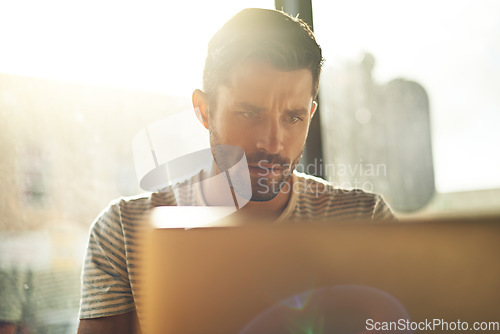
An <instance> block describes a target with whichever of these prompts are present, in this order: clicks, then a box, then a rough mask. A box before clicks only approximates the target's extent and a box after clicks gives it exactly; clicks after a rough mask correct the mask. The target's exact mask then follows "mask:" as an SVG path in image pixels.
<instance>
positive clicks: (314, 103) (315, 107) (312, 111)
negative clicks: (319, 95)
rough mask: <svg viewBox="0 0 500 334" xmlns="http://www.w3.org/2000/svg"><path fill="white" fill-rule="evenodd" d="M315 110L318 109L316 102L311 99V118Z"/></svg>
mask: <svg viewBox="0 0 500 334" xmlns="http://www.w3.org/2000/svg"><path fill="white" fill-rule="evenodd" d="M316 110H318V102H316V101H313V103H312V106H311V119H312V118H313V116H314V113H315V112H316Z"/></svg>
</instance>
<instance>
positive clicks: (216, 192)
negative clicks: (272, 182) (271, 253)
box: [201, 164, 293, 219]
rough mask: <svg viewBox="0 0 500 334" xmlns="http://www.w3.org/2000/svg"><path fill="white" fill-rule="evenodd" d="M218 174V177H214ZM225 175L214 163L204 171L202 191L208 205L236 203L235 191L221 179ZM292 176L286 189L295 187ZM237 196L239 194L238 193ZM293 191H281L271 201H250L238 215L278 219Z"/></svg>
mask: <svg viewBox="0 0 500 334" xmlns="http://www.w3.org/2000/svg"><path fill="white" fill-rule="evenodd" d="M214 176H216V177H214ZM223 178H224V175H222V174H220V172H219V170H218V169H217V166H216V165H215V164H214V165H213V166H212V169H211V170H210V172H208V173H207V172H204V173H203V175H202V179H203V180H204V181H203V183H202V187H201V189H202V192H203V196H204V198H205V202H206V204H207V205H208V206H232V205H234V197H233V196H234V191H231V192H229V191H227V190H226V189H227V184H226V183H225V182H222V183H221V181H222V180H223ZM292 182H293V181H292V177H290V179H289V180H288V183H289V184H288V186H287V187H284V189H293V187H292ZM236 196H237V195H236ZM290 196H291V191H286V192H285V191H280V192H279V193H278V195H276V197H274V198H273V199H272V200H269V201H263V202H258V201H249V202H248V203H247V204H246V205H245V206H243V207H242V208H240V209H239V210H238V215H242V216H243V217H245V218H262V219H276V218H278V217H279V215H280V214H281V213H282V212H283V211H284V210H285V208H286V205H287V204H288V201H289V200H290Z"/></svg>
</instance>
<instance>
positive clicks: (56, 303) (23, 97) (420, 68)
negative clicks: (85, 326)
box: [0, 0, 500, 333]
mask: <svg viewBox="0 0 500 334" xmlns="http://www.w3.org/2000/svg"><path fill="white" fill-rule="evenodd" d="M304 3H309V2H308V1H276V3H275V1H272V0H266V1H264V0H259V1H255V0H254V1H230V0H225V1H223V0H215V1H212V0H211V1H185V2H180V1H179V2H165V1H159V0H158V1H156V0H155V1H153V0H152V1H143V2H140V3H139V2H138V1H124V2H123V1H112V0H101V1H57V0H48V1H44V2H37V1H26V0H20V1H15V2H14V1H13V2H7V1H3V2H1V3H0V157H1V158H0V189H1V190H2V191H1V192H0V328H3V329H1V330H0V333H2V330H5V332H6V333H7V330H10V331H11V332H13V333H15V332H16V331H17V332H23V333H73V332H75V331H76V326H77V324H78V319H77V317H78V303H79V294H80V291H79V289H80V278H79V277H80V270H81V262H82V260H83V256H84V251H85V247H86V242H87V235H88V230H89V227H90V224H91V223H92V221H93V220H94V218H95V217H96V216H97V215H98V214H99V212H100V211H101V210H102V209H103V208H104V207H105V206H106V205H107V204H108V203H109V202H110V201H111V200H113V199H115V198H117V197H119V196H129V195H135V194H137V193H140V192H142V190H141V189H140V188H139V186H138V184H139V183H138V180H137V179H136V176H135V171H134V163H133V157H132V151H131V142H132V138H133V136H134V135H135V134H136V133H137V132H139V131H140V130H141V129H143V128H144V127H146V126H147V125H149V124H150V123H152V122H155V121H158V120H159V119H162V118H164V117H166V116H168V115H170V114H173V113H176V112H179V111H184V110H187V109H189V108H190V104H191V93H192V91H193V90H194V89H196V88H201V77H202V71H203V65H204V58H205V54H206V46H207V43H208V41H209V39H210V37H211V36H212V35H213V33H215V31H216V30H217V29H218V28H219V27H220V26H221V25H222V24H223V23H224V22H225V21H226V20H228V19H229V18H230V17H231V16H232V15H234V14H235V13H236V12H237V11H239V10H241V9H243V8H246V7H261V8H275V6H276V7H278V8H282V7H283V9H284V10H285V11H288V12H290V13H292V14H293V15H295V14H297V13H299V17H301V18H304V19H307V20H308V21H309V22H310V23H312V21H313V23H314V30H315V33H316V37H317V40H318V42H319V43H320V45H321V46H322V48H323V52H324V57H325V60H326V61H325V64H324V72H323V75H322V81H321V87H320V96H319V105H320V111H319V114H318V116H317V119H316V120H315V121H316V122H317V123H315V124H314V125H313V126H312V128H311V135H312V137H315V138H316V139H315V140H316V141H315V142H309V143H308V146H307V152H306V154H305V156H304V159H303V161H302V166H300V168H301V169H302V170H305V171H306V172H309V173H311V174H315V175H319V176H322V177H324V178H326V179H328V180H330V181H332V182H333V183H334V184H336V185H338V186H342V187H358V188H363V189H365V190H369V191H376V192H380V193H382V194H383V195H384V197H385V198H386V199H387V201H388V202H389V203H390V204H391V206H392V207H393V209H394V210H395V211H396V213H397V214H398V215H399V216H400V217H406V218H411V219H422V218H426V219H432V218H434V217H457V216H471V217H482V216H488V215H498V214H500V173H499V171H500V145H499V144H500V131H498V130H497V127H498V124H500V94H499V92H500V2H498V1H495V0H490V1H488V0H474V1H473V0H467V1H465V0H463V1H439V2H436V1H428V0H419V1H396V0H381V1H377V2H373V1H369V0H364V1H361V0H354V1H326V0H318V1H312V11H311V8H310V7H309V12H308V11H307V8H306V9H304V7H303V5H304ZM311 14H312V15H311ZM311 20H312V21H311ZM318 141H319V142H318ZM175 145H182V140H180V141H179V142H177V143H175Z"/></svg>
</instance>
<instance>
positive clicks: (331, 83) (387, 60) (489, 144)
mask: <svg viewBox="0 0 500 334" xmlns="http://www.w3.org/2000/svg"><path fill="white" fill-rule="evenodd" d="M498 13H500V4H499V3H498V2H496V1H487V0H483V1H469V0H465V1H458V2H457V1H440V2H435V1H413V2H407V1H406V2H401V1H392V0H385V1H377V2H373V1H362V0H356V1H350V2H325V1H314V2H313V15H314V24H315V33H316V36H317V38H318V41H319V42H320V44H321V45H322V48H323V50H324V57H325V58H326V63H325V70H324V73H323V77H322V82H321V90H320V94H321V101H320V103H321V104H320V105H321V108H322V109H321V111H322V121H323V137H324V147H325V148H326V149H325V160H326V161H325V163H326V165H330V166H334V167H337V170H336V172H335V171H334V172H333V174H332V173H330V175H329V177H330V178H331V179H332V181H334V182H335V181H336V182H338V183H342V182H345V183H350V184H354V182H355V181H356V180H357V181H359V183H358V186H359V185H361V186H362V185H363V184H364V182H366V184H365V186H366V187H367V188H368V190H370V187H372V190H375V191H380V192H382V193H384V194H386V197H388V199H389V201H390V202H391V203H392V204H393V206H394V207H395V208H396V209H399V211H401V212H418V213H424V212H432V213H433V214H439V213H445V214H453V212H455V213H456V212H463V211H464V210H468V211H470V213H473V214H477V213H488V212H498V208H500V202H499V201H498V199H496V198H499V196H498V194H499V190H498V189H499V188H500V174H499V173H498V170H500V149H499V147H498V145H497V143H499V142H500V133H499V132H498V131H497V130H496V125H497V124H498V123H499V122H500V112H499V111H500V95H498V93H497V92H498V91H499V89H500V81H499V79H498V78H499V77H500V63H499V62H498V59H500V44H499V43H498V41H499V40H500V25H499V24H498V22H499V14H498ZM428 143H429V144H428ZM431 152H432V153H431ZM398 160H399V161H398ZM339 165H340V166H342V165H346V166H348V167H350V168H351V170H348V171H347V172H345V173H344V174H342V173H340V175H339V172H341V169H339V168H338V166H339ZM382 165H384V166H385V167H386V168H385V169H384V168H382ZM356 166H357V170H356V171H354V169H355V168H356ZM363 167H364V169H363ZM377 167H379V169H378V170H370V168H375V169H376V168H377ZM330 169H333V168H330ZM327 172H328V170H327ZM370 173H374V174H377V175H376V176H374V175H372V174H370ZM432 187H434V188H435V194H434V195H431V190H432V193H434V189H432ZM373 188H374V189H373ZM411 193H413V194H414V195H410V194H411ZM403 197H406V198H404V201H402V200H401V199H402V198H403ZM457 210H458V211H457Z"/></svg>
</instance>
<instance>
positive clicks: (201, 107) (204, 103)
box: [192, 89, 208, 129]
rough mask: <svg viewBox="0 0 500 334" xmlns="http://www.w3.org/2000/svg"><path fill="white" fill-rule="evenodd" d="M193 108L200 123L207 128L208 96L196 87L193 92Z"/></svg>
mask: <svg viewBox="0 0 500 334" xmlns="http://www.w3.org/2000/svg"><path fill="white" fill-rule="evenodd" d="M192 100H193V108H194V112H195V114H196V118H198V120H199V121H200V123H201V124H202V125H203V126H204V127H205V129H208V98H207V95H206V94H205V93H203V92H202V91H201V90H199V89H196V90H195V91H194V92H193V97H192Z"/></svg>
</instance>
